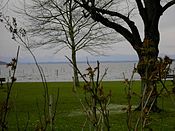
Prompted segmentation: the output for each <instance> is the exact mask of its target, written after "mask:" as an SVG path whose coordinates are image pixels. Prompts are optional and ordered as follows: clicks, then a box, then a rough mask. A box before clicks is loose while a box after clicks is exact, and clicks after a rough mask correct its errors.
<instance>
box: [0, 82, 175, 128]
mask: <svg viewBox="0 0 175 131" xmlns="http://www.w3.org/2000/svg"><path fill="white" fill-rule="evenodd" d="M81 84H82V85H83V83H81ZM139 85H140V82H139V81H136V82H134V84H133V91H134V92H135V93H136V94H139V93H140V89H139ZM48 87H49V94H50V95H52V97H53V99H54V100H55V97H56V95H57V90H58V88H59V100H58V107H57V113H56V121H55V128H56V130H61V131H80V130H81V128H82V126H83V124H84V122H85V120H86V117H85V116H84V114H83V113H82V106H81V104H80V99H82V100H83V91H82V90H81V88H80V89H78V90H77V93H73V91H72V83H71V82H49V83H48ZM103 87H104V89H105V91H106V92H108V91H109V90H111V91H112V98H111V102H110V105H109V109H110V123H111V130H112V131H116V130H123V131H126V130H127V126H126V112H125V111H124V110H123V109H124V108H125V107H127V106H126V105H127V97H126V93H125V85H124V83H123V82H121V81H117V82H104V83H103ZM167 87H168V88H169V89H170V88H172V84H171V83H170V82H168V83H167ZM43 94H44V90H43V86H42V83H15V84H14V86H13V90H12V95H11V97H10V107H9V108H10V112H9V115H8V125H9V130H10V131H14V130H17V126H16V125H17V124H18V125H19V127H20V128H21V130H24V128H25V126H26V123H27V122H28V130H31V131H33V130H34V129H35V128H36V126H37V125H38V121H39V114H40V113H42V111H43V98H44V97H43ZM5 95H6V88H5V85H4V88H3V89H0V102H1V103H2V101H3V100H4V99H5ZM172 96H173V95H172ZM173 98H174V96H173ZM54 100H53V103H54V102H55V101H54ZM138 101H139V97H138V96H137V95H134V96H133V97H132V104H133V106H134V107H135V106H136V105H137V104H138ZM37 105H38V106H37ZM159 107H160V108H162V109H164V110H163V111H162V112H161V113H152V114H151V121H150V122H151V124H150V127H151V128H153V129H154V130H156V131H159V130H161V131H164V130H168V131H171V130H175V125H174V124H175V123H174V122H175V106H174V105H173V102H172V100H171V98H170V97H169V96H168V95H166V94H165V95H162V96H161V97H159ZM138 114H139V113H138V112H133V123H134V122H136V116H137V115H138ZM85 129H86V130H88V125H87V126H86V128H85Z"/></svg>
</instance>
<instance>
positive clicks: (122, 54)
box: [0, 6, 175, 62]
mask: <svg viewBox="0 0 175 131" xmlns="http://www.w3.org/2000/svg"><path fill="white" fill-rule="evenodd" d="M135 19H137V21H139V18H138V17H137V18H135ZM137 24H138V25H139V26H140V24H139V23H137ZM140 27H141V26H140ZM159 27H160V34H161V40H160V45H159V50H160V55H161V56H164V55H168V56H173V57H175V6H172V7H171V8H170V9H168V10H167V11H166V12H165V13H164V15H163V16H162V17H161V20H160V24H159ZM140 29H141V30H142V28H140ZM11 37H12V36H11V34H10V33H9V32H8V31H7V30H6V29H5V27H4V25H3V24H1V23H0V61H10V60H9V59H10V58H12V57H14V56H15V55H16V50H17V46H18V44H17V43H16V42H15V41H13V40H12V39H11ZM53 52H54V49H52V50H48V49H41V48H40V49H35V50H34V54H35V56H36V58H37V60H38V61H39V62H47V61H50V62H59V61H65V56H70V53H69V51H68V50H62V51H61V52H59V53H57V54H54V53H53ZM103 52H104V54H105V55H106V56H92V55H90V54H88V53H86V52H84V51H80V52H78V60H79V61H86V59H87V58H88V59H89V60H100V61H102V60H104V61H106V60H113V61H117V60H136V59H137V55H136V53H135V51H134V50H133V49H132V47H131V46H130V44H129V43H127V42H126V41H124V42H122V43H116V44H115V45H113V46H112V47H111V48H110V49H108V50H105V51H103ZM174 59H175V58H174ZM19 61H20V62H33V58H32V57H31V55H30V53H29V52H28V51H27V50H26V49H25V48H21V50H20V56H19Z"/></svg>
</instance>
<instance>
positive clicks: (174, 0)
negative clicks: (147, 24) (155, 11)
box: [162, 0, 175, 13]
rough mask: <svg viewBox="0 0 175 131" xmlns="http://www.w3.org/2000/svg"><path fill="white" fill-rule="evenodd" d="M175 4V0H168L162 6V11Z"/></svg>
mask: <svg viewBox="0 0 175 131" xmlns="http://www.w3.org/2000/svg"><path fill="white" fill-rule="evenodd" d="M174 4H175V0H172V1H170V2H168V3H167V4H166V5H165V6H164V7H163V8H162V13H163V12H164V11H165V10H167V9H168V8H169V7H171V6H172V5H174Z"/></svg>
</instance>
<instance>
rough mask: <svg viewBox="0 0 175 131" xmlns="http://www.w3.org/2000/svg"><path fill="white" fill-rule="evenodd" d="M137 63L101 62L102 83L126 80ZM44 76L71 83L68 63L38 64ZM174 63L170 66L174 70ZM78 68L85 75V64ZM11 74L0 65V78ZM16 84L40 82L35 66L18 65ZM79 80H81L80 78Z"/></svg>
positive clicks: (70, 71)
mask: <svg viewBox="0 0 175 131" xmlns="http://www.w3.org/2000/svg"><path fill="white" fill-rule="evenodd" d="M135 64H137V62H102V63H100V75H101V76H102V75H103V74H104V72H105V69H108V70H107V74H106V75H105V77H104V79H103V80H104V81H117V80H123V79H124V76H123V73H124V74H125V76H126V78H129V79H130V77H131V75H132V71H133V69H134V65H135ZM90 65H91V67H93V68H95V67H96V63H95V62H93V63H90ZM40 66H41V67H42V69H43V72H44V74H45V78H46V80H47V82H60V81H72V76H73V71H72V66H71V65H70V63H54V64H40ZM174 67H175V62H173V64H172V68H173V69H174ZM78 68H79V70H80V71H81V72H82V74H85V73H87V71H86V69H87V68H88V65H87V63H78ZM11 73H12V72H11V71H10V69H9V68H6V65H0V77H5V78H7V79H9V77H8V76H9V74H11ZM15 76H16V78H17V82H41V77H40V74H39V71H38V69H37V67H36V65H35V64H18V66H17V70H16V75H15ZM139 78H140V76H139V75H138V74H137V73H136V74H135V75H134V79H139ZM80 80H82V79H81V78H80Z"/></svg>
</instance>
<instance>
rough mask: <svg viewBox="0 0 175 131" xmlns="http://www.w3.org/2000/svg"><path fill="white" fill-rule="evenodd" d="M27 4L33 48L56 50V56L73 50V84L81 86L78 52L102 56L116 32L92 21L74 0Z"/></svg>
mask: <svg viewBox="0 0 175 131" xmlns="http://www.w3.org/2000/svg"><path fill="white" fill-rule="evenodd" d="M26 3H27V2H26ZM26 3H25V4H24V10H23V11H24V14H25V15H27V21H28V23H29V25H28V26H27V32H28V33H29V34H30V35H31V36H32V39H33V40H35V41H34V42H33V44H32V45H31V48H37V47H41V46H45V47H47V49H48V48H55V49H56V53H57V52H58V51H60V50H62V49H63V48H68V49H70V51H71V56H72V58H71V59H72V62H73V63H74V65H73V68H74V69H73V71H74V81H75V83H76V85H79V80H78V73H77V70H76V69H75V67H77V60H76V55H77V52H78V51H79V50H82V49H83V50H86V51H87V52H90V53H99V49H102V48H106V47H107V46H109V45H110V44H112V43H114V41H113V40H114V39H113V38H114V37H112V35H113V31H111V30H105V28H106V27H105V26H102V25H101V24H99V23H97V22H94V21H93V20H92V19H90V17H89V15H86V12H84V11H82V9H81V8H80V7H79V5H78V4H76V3H74V1H73V0H70V1H67V2H65V1H63V0H61V1H58V0H32V2H29V3H31V4H29V3H28V4H26ZM84 16H86V18H84ZM115 41H116V39H115Z"/></svg>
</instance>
